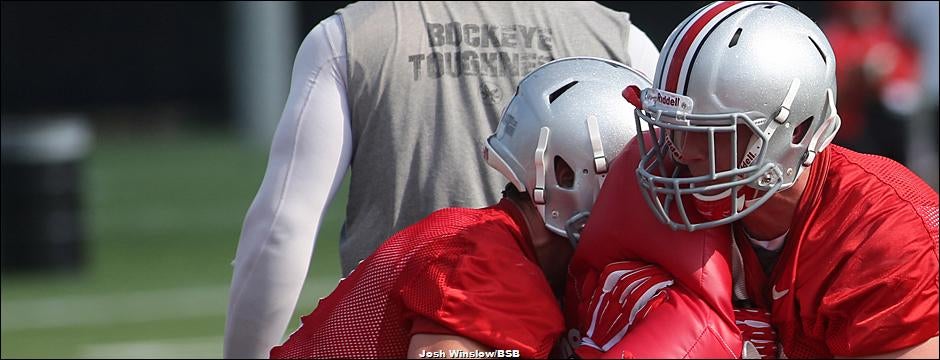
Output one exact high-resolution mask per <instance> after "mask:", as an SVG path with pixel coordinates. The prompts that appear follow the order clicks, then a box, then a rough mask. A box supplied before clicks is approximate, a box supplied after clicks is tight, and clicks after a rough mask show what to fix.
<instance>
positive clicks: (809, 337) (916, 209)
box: [737, 145, 938, 358]
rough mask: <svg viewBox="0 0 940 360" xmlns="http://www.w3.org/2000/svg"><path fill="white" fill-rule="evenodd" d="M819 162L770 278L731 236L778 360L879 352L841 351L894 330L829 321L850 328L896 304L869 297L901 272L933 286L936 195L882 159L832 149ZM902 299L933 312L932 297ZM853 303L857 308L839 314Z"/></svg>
mask: <svg viewBox="0 0 940 360" xmlns="http://www.w3.org/2000/svg"><path fill="white" fill-rule="evenodd" d="M817 161H818V163H816V164H814V165H813V169H811V170H810V171H811V173H810V174H809V175H810V180H809V181H810V182H809V185H807V189H806V190H805V191H806V192H805V193H804V194H803V197H802V198H801V200H800V204H799V205H798V208H797V212H796V214H795V218H794V222H793V225H792V227H791V229H790V235H789V236H788V238H787V240H786V243H785V244H784V247H783V249H782V252H781V253H780V256H779V259H778V261H777V264H776V266H775V267H774V269H773V271H772V272H771V273H770V274H769V276H766V277H765V276H764V275H763V272H762V270H761V269H760V266H757V264H758V263H757V261H756V258H755V257H754V253H753V250H752V249H750V246H749V244H748V242H747V240H743V241H742V240H741V239H740V238H741V236H738V239H737V242H738V245H739V248H740V249H742V250H744V251H746V252H748V253H749V255H748V256H749V257H750V263H748V266H747V279H748V293H749V295H750V296H751V297H752V298H754V299H756V300H757V303H758V304H759V305H761V307H764V308H769V309H770V310H771V313H772V316H773V322H774V324H773V325H774V327H775V328H776V330H777V334H778V338H779V340H780V345H781V346H780V348H779V349H780V352H781V353H782V354H785V355H786V356H787V357H791V358H807V357H809V358H819V357H832V356H833V352H836V353H846V352H848V353H852V352H856V351H861V352H865V351H870V350H872V349H874V351H878V350H877V347H878V346H882V345H878V344H854V345H844V344H851V343H853V342H856V343H857V342H858V341H855V340H849V339H846V337H852V336H853V335H852V333H853V332H854V333H857V334H861V333H866V332H869V331H871V332H879V331H885V332H891V331H894V332H897V331H903V330H899V329H891V328H890V327H891V326H893V325H894V324H891V325H886V324H880V323H879V322H880V320H872V321H870V323H867V324H859V323H853V324H840V323H839V322H840V320H839V319H837V318H836V317H838V316H839V315H838V314H839V312H843V313H845V318H846V319H853V318H856V317H861V316H858V315H859V314H865V313H866V312H867V311H871V312H878V311H879V310H878V309H887V308H890V307H891V306H893V305H895V304H881V303H878V302H885V301H886V300H885V299H886V298H885V297H884V296H882V295H881V294H877V293H866V292H868V291H875V292H879V291H891V285H886V286H884V287H883V288H879V286H880V285H879V284H881V283H885V284H891V280H890V279H891V278H892V277H894V276H895V275H897V273H898V272H904V273H905V274H906V277H907V278H910V277H911V276H910V274H911V273H912V272H913V273H918V274H920V273H921V272H922V273H923V275H917V276H915V277H920V278H921V279H922V280H923V281H925V282H927V283H930V282H936V277H937V234H938V233H937V193H936V192H934V191H932V190H931V189H930V188H929V187H928V186H927V185H926V184H925V183H923V181H921V180H919V179H918V178H917V177H916V175H914V174H913V173H911V172H910V171H909V170H907V169H906V168H904V167H903V166H901V165H900V164H898V163H896V162H894V161H891V160H889V159H886V158H882V157H877V156H873V155H866V154H859V153H855V152H852V151H850V150H848V149H844V148H841V147H838V146H835V145H832V146H830V147H829V149H827V150H826V152H825V153H824V155H823V156H821V157H820V160H817ZM923 265H926V266H923ZM754 279H759V280H758V281H753V280H754ZM853 298H857V301H856V300H853ZM899 299H903V300H898V301H911V302H917V301H923V302H924V303H925V304H924V306H927V307H936V305H930V304H929V303H930V302H932V301H936V300H935V295H933V298H931V297H924V298H918V297H903V296H902V297H899ZM853 302H857V303H858V304H857V305H858V306H847V305H846V304H854V303H853ZM914 306H915V307H920V305H914ZM843 310H845V311H843ZM928 311H929V310H928ZM934 313H935V311H934ZM898 315H899V316H905V315H901V314H898ZM875 318H876V316H872V319H875ZM912 321H919V320H918V319H912ZM853 328H854V329H853ZM903 336H904V334H901V335H899V336H898V337H899V338H900V337H903ZM918 336H920V334H918ZM899 341H903V340H899ZM883 346H887V347H890V346H891V345H890V344H883ZM832 347H841V348H840V349H835V348H832ZM882 352H888V351H882ZM869 355H870V354H869Z"/></svg>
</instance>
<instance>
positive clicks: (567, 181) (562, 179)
mask: <svg viewBox="0 0 940 360" xmlns="http://www.w3.org/2000/svg"><path fill="white" fill-rule="evenodd" d="M555 182H556V183H557V184H558V186H559V187H561V188H563V189H572V188H574V169H572V168H571V165H568V162H566V161H565V159H562V158H561V156H555Z"/></svg>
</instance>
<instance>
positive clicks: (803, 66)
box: [576, 2, 940, 358]
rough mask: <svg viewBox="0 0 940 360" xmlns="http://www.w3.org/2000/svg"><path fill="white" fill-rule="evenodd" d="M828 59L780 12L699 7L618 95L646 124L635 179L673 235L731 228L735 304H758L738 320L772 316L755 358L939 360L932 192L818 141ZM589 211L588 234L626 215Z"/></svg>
mask: <svg viewBox="0 0 940 360" xmlns="http://www.w3.org/2000/svg"><path fill="white" fill-rule="evenodd" d="M836 61H837V59H836V58H835V57H834V56H833V52H832V49H831V47H830V45H829V43H828V41H827V40H826V37H825V35H824V34H823V33H822V31H820V29H819V28H818V27H817V25H816V24H815V23H814V22H813V21H812V20H811V19H809V18H807V17H806V16H805V15H803V14H802V13H800V12H799V11H797V10H796V9H794V8H792V7H790V6H788V5H785V4H782V3H778V2H716V3H712V4H709V5H707V6H705V7H703V8H702V9H700V10H699V11H697V12H695V13H694V14H692V15H691V16H690V17H688V18H687V19H686V20H685V21H684V22H683V23H682V24H680V25H679V27H678V28H676V29H675V30H674V31H673V33H672V35H670V37H669V38H668V40H667V41H666V43H665V46H664V48H663V51H662V53H661V56H660V60H659V64H658V66H657V72H656V76H655V78H654V85H653V87H651V88H648V89H644V90H642V91H640V89H639V88H633V87H630V88H628V89H627V90H626V91H624V96H625V97H626V98H627V99H628V100H629V101H630V102H631V103H633V104H634V105H635V106H636V107H637V109H638V110H637V111H636V117H637V126H638V129H640V130H644V126H643V124H646V126H645V129H650V130H652V131H650V132H649V133H648V134H649V137H646V139H644V138H645V137H644V136H638V137H637V139H638V140H640V141H641V144H640V145H641V149H643V150H642V151H643V154H642V155H643V156H642V158H641V159H639V161H638V166H637V167H636V177H637V183H638V185H639V188H640V189H641V190H640V191H641V192H642V193H643V195H644V199H645V200H646V202H647V204H648V205H649V208H650V209H651V210H652V211H653V214H654V215H655V216H656V218H657V219H658V220H659V221H660V222H662V223H663V224H666V225H668V226H669V227H671V228H672V229H674V230H682V231H689V232H701V231H711V230H715V229H727V230H726V231H727V232H726V233H728V234H729V235H730V236H729V238H730V239H731V244H732V245H733V246H734V248H733V249H732V251H731V253H732V254H733V256H732V257H731V258H732V262H733V264H732V266H731V267H732V268H733V269H740V271H736V273H735V276H734V284H733V286H732V287H733V289H732V290H733V291H732V293H733V295H734V303H735V305H736V307H738V308H749V309H751V310H754V311H746V312H745V313H744V314H742V316H743V315H746V316H743V317H744V318H745V319H746V320H740V319H739V322H738V323H739V324H742V323H746V324H756V325H757V326H762V324H763V323H765V321H760V320H759V318H760V317H759V315H761V314H765V313H766V312H769V313H770V315H769V318H768V319H767V321H766V323H769V324H770V325H771V326H772V328H773V329H774V330H776V333H777V337H778V345H779V346H778V347H777V349H776V354H774V353H770V354H763V355H766V356H769V357H772V356H775V355H776V356H781V357H784V356H785V357H791V358H793V357H800V358H804V357H809V358H821V357H834V356H838V357H871V356H883V357H929V358H937V356H938V340H937V339H938V338H937V336H938V328H940V325H938V316H940V314H938V287H940V285H938V268H940V265H938V263H940V260H938V259H940V257H938V230H937V228H938V225H937V222H938V198H937V193H936V192H935V191H933V190H932V189H931V188H929V187H928V186H927V185H926V184H925V183H924V182H923V181H922V180H920V179H919V178H917V177H916V175H914V174H913V173H912V172H910V171H909V170H908V169H906V168H904V167H903V166H902V165H900V164H898V163H896V162H894V161H891V160H889V159H886V158H882V157H878V156H872V155H866V154H860V153H856V152H853V151H850V150H847V149H845V148H842V147H839V146H837V145H830V144H829V143H830V141H831V140H832V138H833V137H834V136H835V134H836V132H837V131H838V130H839V126H840V118H839V116H838V114H837V112H836V104H835V98H836V79H835V67H836ZM898 146H904V145H903V144H898ZM613 176H614V174H613V173H612V174H611V177H610V178H609V179H608V181H613V180H614V177H613ZM606 196H607V195H602V197H606ZM598 207H600V203H599V204H598ZM598 207H595V209H594V213H595V216H593V217H592V221H591V222H590V224H588V230H591V229H592V228H594V227H597V228H605V227H609V228H616V227H618V226H619V227H622V226H623V225H622V223H623V222H624V221H626V220H625V219H626V218H629V216H631V215H630V211H621V212H622V214H621V215H619V216H620V218H619V220H617V219H616V217H613V216H606V217H600V216H597V215H600V214H599V212H600V211H602V210H605V211H606V209H599V208H598ZM610 210H611V211H614V209H610ZM603 219H606V220H607V221H606V223H604V222H603V221H601V220H603ZM589 235H590V232H585V239H584V242H583V244H582V245H583V246H582V247H581V248H579V249H578V251H579V252H580V251H582V250H583V249H586V246H587V245H589V240H590V239H589ZM616 240H617V239H605V242H606V243H614V244H616V243H617V242H616ZM680 240H681V239H680ZM658 241H669V239H661V240H658ZM576 258H577V257H576ZM673 275H675V276H677V277H678V276H682V275H683V274H676V273H674V274H673ZM661 280H662V281H666V280H663V279H661ZM716 291H727V289H723V288H722V289H716ZM652 311H655V309H654V310H652ZM600 317H603V316H600ZM751 317H757V318H758V320H757V321H755V320H753V319H751ZM744 333H745V334H746V335H747V334H753V333H755V331H753V329H751V330H746V331H744ZM626 336H627V337H629V336H630V334H629V333H627V335H626ZM768 348H769V349H771V350H772V349H773V348H772V347H768Z"/></svg>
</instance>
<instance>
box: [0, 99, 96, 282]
mask: <svg viewBox="0 0 940 360" xmlns="http://www.w3.org/2000/svg"><path fill="white" fill-rule="evenodd" d="M90 144H91V130H90V128H89V125H88V123H87V121H86V120H85V119H84V118H83V117H81V116H77V115H56V116H34V117H12V116H10V117H8V116H3V120H2V147H0V149H2V157H0V158H2V161H0V193H2V194H0V222H2V228H0V231H2V234H0V257H2V261H0V263H2V269H3V271H11V270H15V271H30V270H77V269H80V268H81V267H82V265H83V264H84V260H85V227H84V225H83V207H84V206H83V205H84V204H83V197H82V183H81V178H82V167H83V163H84V159H85V156H86V155H87V153H88V149H89V147H90Z"/></svg>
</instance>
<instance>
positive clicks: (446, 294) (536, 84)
mask: <svg viewBox="0 0 940 360" xmlns="http://www.w3.org/2000/svg"><path fill="white" fill-rule="evenodd" d="M624 84H634V85H637V86H643V87H646V86H649V84H650V82H649V81H648V80H647V79H646V78H645V76H644V75H642V74H640V73H639V72H636V71H634V70H633V69H630V68H628V67H626V66H624V65H622V64H619V63H616V62H613V61H608V60H603V59H597V58H586V57H581V58H566V59H560V60H556V61H553V62H550V63H548V64H545V65H543V66H541V67H539V68H538V69H536V70H534V71H533V72H532V73H530V74H529V75H527V76H526V77H525V78H524V79H523V80H522V81H521V82H520V83H519V86H518V88H517V90H516V94H515V96H514V97H513V99H512V101H511V102H510V104H509V105H508V106H507V108H506V109H505V110H504V112H503V116H502V118H501V120H500V123H499V126H498V128H497V130H496V133H495V134H493V135H492V136H491V137H490V138H489V139H487V141H486V148H485V150H484V152H483V156H484V157H485V158H486V160H487V163H488V164H490V165H491V166H492V167H494V168H495V169H497V170H499V171H500V172H501V173H502V174H503V175H505V176H506V177H507V178H508V179H509V180H510V182H511V184H510V185H507V187H506V191H505V192H504V197H503V199H502V200H501V201H500V202H499V203H498V204H495V205H493V206H490V207H487V208H483V209H462V208H448V209H442V210H439V211H436V212H434V213H432V214H431V215H429V216H428V217H427V218H425V219H423V220H421V221H419V222H418V223H416V224H414V225H412V226H410V227H408V228H406V229H405V230H403V231H401V232H399V233H397V234H395V235H394V236H393V237H391V238H390V239H388V240H387V241H386V242H385V243H384V244H383V245H382V246H381V247H380V248H379V249H378V250H377V251H376V252H375V253H374V254H373V255H372V256H370V257H368V258H367V259H365V260H364V261H363V262H362V263H360V264H359V266H358V267H357V268H356V269H355V271H353V272H352V273H351V274H350V276H349V277H347V278H346V279H344V280H342V281H341V282H340V283H339V285H337V288H336V289H335V290H334V291H333V293H331V294H330V295H329V296H327V297H326V298H324V299H322V300H321V301H320V303H319V305H318V306H317V308H316V309H315V310H314V311H313V312H312V313H311V314H309V315H307V316H305V317H303V319H302V326H301V328H300V329H298V330H297V331H295V332H294V333H293V334H292V335H291V336H290V338H289V339H288V340H287V342H286V343H284V344H283V345H281V346H278V347H275V348H274V349H272V351H271V356H272V357H274V358H297V357H304V358H310V357H314V358H319V357H328V358H403V357H405V356H408V357H427V356H432V357H446V356H452V355H460V354H458V353H451V352H450V350H463V351H476V350H479V351H493V352H492V353H490V352H483V353H477V354H476V357H481V355H482V357H495V356H500V355H503V356H517V357H518V356H521V357H524V358H543V357H546V356H548V354H549V351H550V350H551V349H552V347H553V346H554V344H555V342H556V340H557V339H558V336H559V334H560V333H561V331H562V328H563V321H562V314H561V309H560V305H559V303H558V300H557V297H558V295H559V294H560V293H561V292H562V287H563V286H564V281H565V274H566V268H567V264H568V260H569V258H570V256H571V253H572V247H573V245H574V244H575V243H576V242H577V239H578V236H579V233H580V230H581V228H582V226H583V224H584V222H585V219H586V218H587V215H588V213H589V210H590V208H591V206H592V205H593V203H594V199H595V198H596V196H597V193H598V191H599V189H600V187H601V185H602V183H603V181H604V177H605V174H606V172H607V167H608V164H609V162H610V161H612V160H613V159H614V158H615V157H616V156H617V155H618V154H619V153H620V151H621V150H622V149H623V147H624V145H625V144H626V143H627V142H628V141H629V140H630V139H632V138H633V136H634V135H635V134H636V131H635V129H634V122H633V120H632V119H631V114H632V111H633V107H632V105H630V104H629V103H627V102H624V101H623V98H622V97H621V95H620V91H621V90H622V88H623V86H624ZM440 151H453V150H452V149H440ZM454 166H460V164H454ZM442 170H445V169H442Z"/></svg>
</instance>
